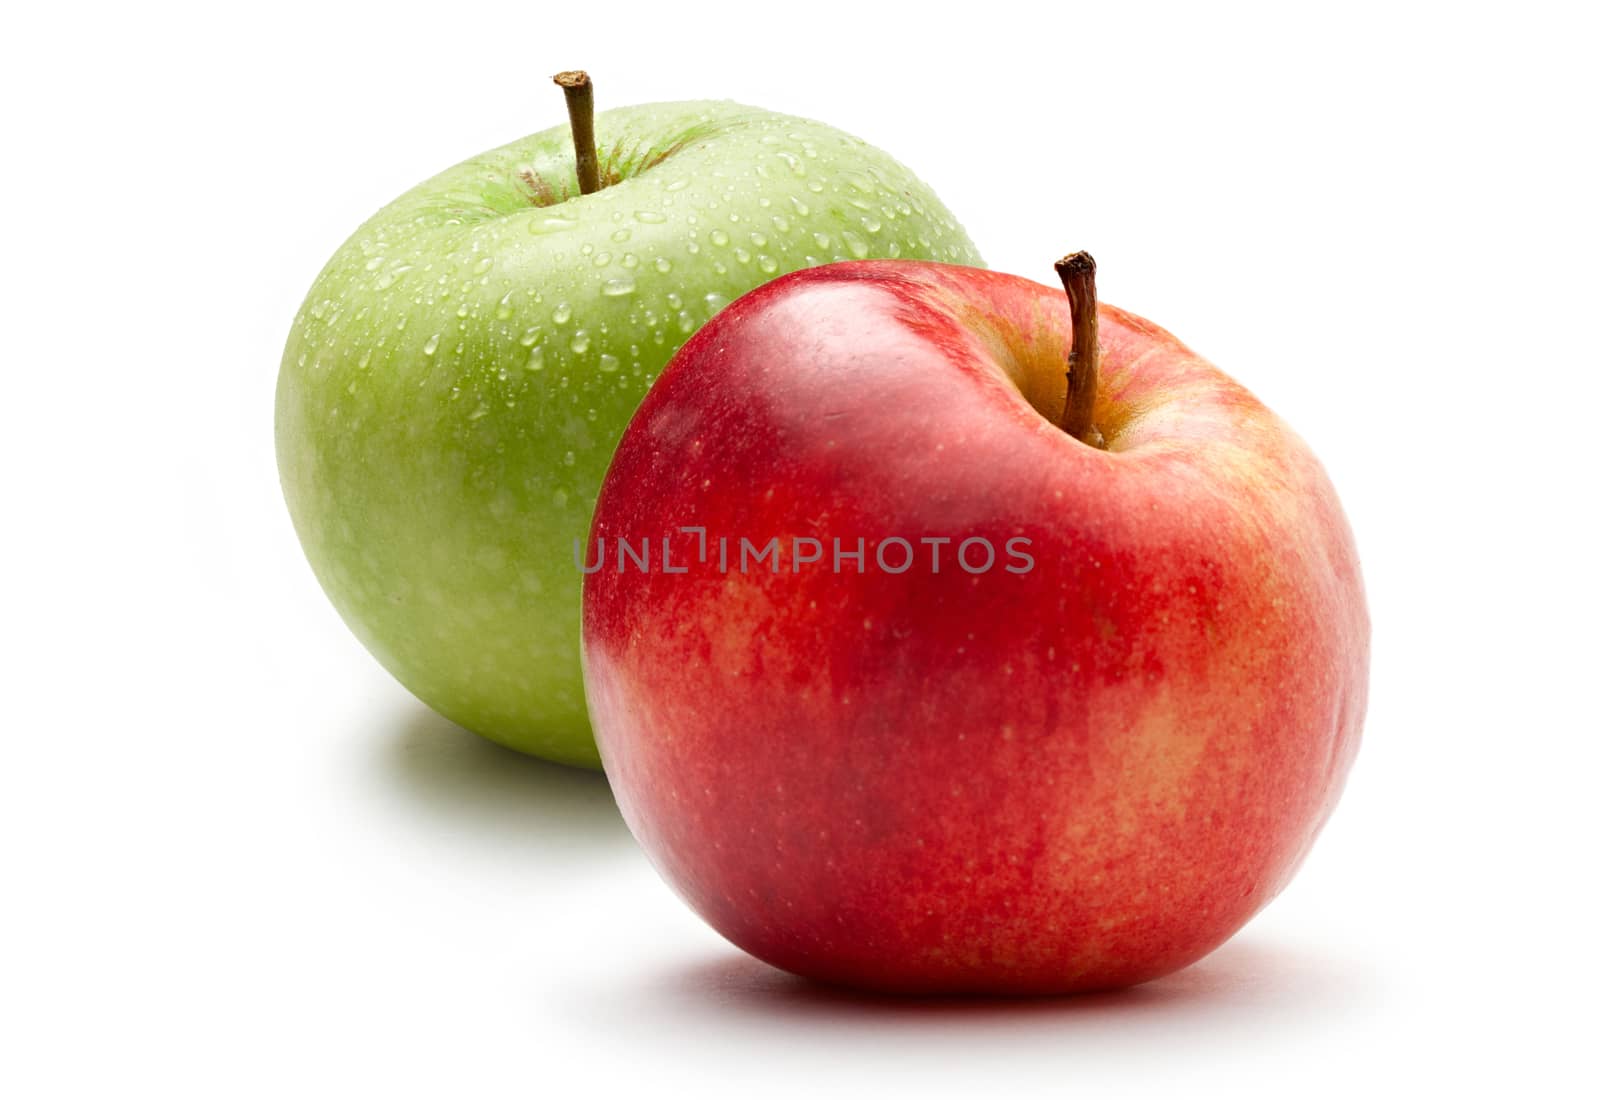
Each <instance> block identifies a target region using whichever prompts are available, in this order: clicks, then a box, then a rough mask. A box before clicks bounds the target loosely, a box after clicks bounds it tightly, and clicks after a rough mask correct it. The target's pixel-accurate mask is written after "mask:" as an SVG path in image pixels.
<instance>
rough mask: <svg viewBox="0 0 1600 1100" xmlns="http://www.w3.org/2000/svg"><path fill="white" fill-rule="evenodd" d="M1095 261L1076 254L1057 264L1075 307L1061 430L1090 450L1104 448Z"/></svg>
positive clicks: (1068, 299)
mask: <svg viewBox="0 0 1600 1100" xmlns="http://www.w3.org/2000/svg"><path fill="white" fill-rule="evenodd" d="M1094 272H1095V263H1094V257H1093V256H1091V255H1089V254H1088V253H1087V252H1074V253H1073V254H1072V255H1070V256H1064V257H1062V258H1061V259H1059V260H1057V261H1056V274H1057V275H1059V276H1061V285H1062V286H1063V287H1065V288H1066V291H1067V303H1068V304H1069V305H1070V306H1071V307H1072V351H1071V353H1070V354H1069V355H1068V356H1067V404H1066V408H1065V409H1064V410H1063V411H1062V414H1061V424H1060V427H1061V430H1062V431H1064V432H1066V433H1067V434H1068V435H1070V436H1072V437H1073V438H1074V439H1077V440H1081V441H1082V442H1084V443H1087V444H1089V446H1091V447H1104V446H1105V437H1104V436H1102V435H1101V434H1100V429H1098V428H1096V427H1095V425H1094V400H1095V391H1096V390H1097V389H1098V387H1099V382H1100V313H1099V308H1098V306H1097V304H1096V301H1095V291H1094Z"/></svg>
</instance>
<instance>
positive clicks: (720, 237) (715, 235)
mask: <svg viewBox="0 0 1600 1100" xmlns="http://www.w3.org/2000/svg"><path fill="white" fill-rule="evenodd" d="M711 243H712V244H714V245H716V246H717V247H718V248H723V247H725V246H726V245H727V243H728V234H727V231H726V230H722V229H713V230H712V231H711Z"/></svg>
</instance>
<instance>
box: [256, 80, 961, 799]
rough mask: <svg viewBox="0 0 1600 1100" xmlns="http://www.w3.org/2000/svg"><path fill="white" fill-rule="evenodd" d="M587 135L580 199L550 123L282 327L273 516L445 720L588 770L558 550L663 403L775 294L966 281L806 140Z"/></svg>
mask: <svg viewBox="0 0 1600 1100" xmlns="http://www.w3.org/2000/svg"><path fill="white" fill-rule="evenodd" d="M595 131H596V135H597V142H596V143H597V147H598V148H599V150H600V153H601V167H602V171H603V178H609V179H610V181H611V182H610V184H609V186H606V187H605V188H603V189H602V190H601V191H599V192H597V193H595V194H593V195H587V196H581V197H580V196H578V194H577V180H576V172H575V169H574V167H573V155H572V149H571V136H570V133H569V131H568V128H567V127H566V126H565V125H562V126H558V127H555V128H552V129H550V130H546V131H544V132H543V133H539V134H535V135H533V136H532V137H528V138H524V139H523V140H521V141H517V142H513V143H512V144H510V145H507V146H504V147H503V148H500V149H496V150H493V151H491V152H488V153H485V154H483V155H482V156H479V157H475V158H473V159H472V160H469V161H466V162H465V163H463V164H460V165H457V166H456V167H454V168H451V169H449V170H448V171H446V172H444V173H442V174H441V175H439V176H436V177H435V178H433V179H431V180H429V181H427V182H426V183H423V184H422V185H420V186H419V187H417V188H415V189H414V190H412V191H411V192H409V193H407V194H406V195H404V196H402V197H401V198H399V199H398V200H396V201H395V202H393V203H392V204H390V205H389V206H387V207H385V208H384V209H383V210H382V211H380V212H379V213H378V214H377V215H376V216H375V217H373V218H372V219H371V220H370V221H368V222H367V223H366V224H365V225H363V226H362V227H361V228H360V229H359V230H357V231H356V233H355V234H354V235H353V236H352V237H351V238H350V239H349V240H348V241H347V242H346V243H345V244H344V246H343V247H342V248H340V249H339V251H338V253H337V254H336V255H335V256H334V257H333V259H332V260H330V261H329V263H328V265H327V267H326V268H325V269H324V270H323V271H322V273H321V275H319V276H318V278H317V280H316V283H315V285H314V286H313V287H312V288H311V291H310V293H309V294H308V295H307V297H306V300H305V304H304V306H303V307H302V308H301V311H300V313H299V316H298V317H296V318H295V321H294V327H293V330H292V332H291V333H290V336H289V340H288V345H287V347H286V348H285V350H284V354H283V364H282V368H281V371H280V374H279V382H278V395H277V449H278V463H279V469H280V473H281V476H282V482H283V490H284V496H285V498H286V499H287V501H288V504H289V511H290V514H291V515H292V516H293V519H294V524H295V528H296V530H297V531H298V533H299V535H300V539H301V542H302V544H303V546H304V548H305V552H306V556H307V557H308V558H309V559H310V562H311V565H312V567H313V569H314V571H315V572H316V575H317V578H318V579H319V580H320V581H321V583H322V586H323V588H324V589H325V590H326V591H327V593H328V596H329V597H330V598H331V599H332V601H333V603H334V606H335V607H337V608H338V610H339V613H340V614H341V615H342V616H343V617H344V619H345V622H346V623H348V624H349V626H350V627H351V629H352V630H353V631H354V632H355V633H356V635H357V636H358V637H359V638H360V639H361V641H362V642H363V643H365V645H366V646H367V648H368V649H370V650H371V651H372V653H373V654H374V655H375V656H376V657H377V658H378V659H379V660H380V661H381V662H382V663H383V664H384V666H385V667H387V668H388V669H389V671H390V672H392V673H393V674H394V675H395V677H396V678H398V679H399V680H400V682H401V683H403V684H404V685H405V686H406V687H408V688H409V689H410V690H411V691H412V692H413V693H415V694H416V695H417V696H419V697H420V698H421V699H422V700H423V701H424V702H426V703H427V704H429V705H430V706H432V707H433V708H434V709H435V710H437V711H439V712H440V713H441V714H443V715H445V716H446V717H448V718H450V719H452V720H454V721H456V722H458V723H460V724H461V725H463V726H466V727H467V728H469V729H472V730H475V731H477V732H478V733H481V734H483V735H484V736H486V737H489V738H491V739H493V740H495V741H499V742H501V743H502V744H505V745H509V746H510V747H512V748H515V749H520V750H522V751H524V752H529V753H533V754H536V755H539V756H543V757H547V758H549V759H552V760H557V761H561V762H563V763H569V764H579V765H585V766H590V767H598V765H599V758H598V756H597V755H596V753H595V748H594V740H593V737H592V736H591V734H590V732H589V725H588V722H587V719H586V717H585V713H584V699H583V684H582V678H581V672H580V665H579V656H578V599H579V589H580V582H581V576H580V575H579V574H578V573H577V572H575V571H574V570H573V568H572V564H571V563H572V541H573V539H582V538H583V537H584V536H585V534H586V533H587V530H588V522H589V515H590V511H591V509H592V507H593V503H594V497H595V493H596V492H597V491H598V490H599V487H600V480H601V478H602V476H603V475H604V473H605V469H606V463H607V462H608V461H609V460H610V457H611V451H612V448H613V447H614V446H615V445H616V441H617V439H618V438H619V437H620V436H621V434H622V430H623V428H624V427H625V426H626V425H627V422H628V418H629V417H630V416H631V415H632V414H633V411H634V409H635V408H637V406H638V403H639V400H640V398H641V397H643V396H644V393H645V390H646V389H647V388H648V387H649V385H650V382H651V380H652V379H653V378H654V377H655V376H656V375H657V374H658V373H660V371H661V368H662V367H663V366H665V364H666V362H667V360H668V359H669V358H670V357H671V355H672V353H673V352H674V351H675V350H676V349H677V348H678V346H679V345H680V344H681V343H682V342H683V341H684V340H685V339H687V338H688V336H689V334H690V333H692V332H693V331H694V330H695V329H696V328H697V327H699V326H700V325H701V324H703V323H704V322H705V321H706V319H707V318H708V317H710V316H711V315H712V314H713V313H715V312H716V311H717V309H719V308H720V307H721V306H723V305H724V304H726V303H727V302H729V301H732V300H733V299H734V298H737V297H738V296H739V295H740V294H742V293H744V292H745V291H747V290H749V289H750V288H751V287H754V286H756V285H758V284H760V283H762V282H765V281H767V280H769V279H771V278H772V277H773V276H774V275H777V274H780V273H782V272H786V271H792V270H795V269H797V268H802V267H806V266H814V265H816V264H820V263H826V262H828V261H830V260H834V259H849V258H851V257H852V256H861V257H864V256H877V257H893V256H908V257H909V256H915V257H920V258H924V259H936V260H948V261H952V262H959V263H978V262H980V261H979V259H978V255H977V252H976V251H975V250H974V249H973V247H972V245H971V243H970V242H969V241H968V240H967V237H966V235H965V234H964V233H963V232H962V231H961V228H960V227H959V226H958V225H957V224H956V222H955V220H954V218H952V217H951V215H950V213H949V212H948V211H947V210H946V209H945V208H944V206H943V205H941V204H940V202H939V200H938V199H937V198H936V197H935V196H934V195H933V193H932V192H931V191H930V190H929V189H928V188H927V187H926V186H925V185H924V184H922V183H920V182H919V181H918V180H917V179H916V178H915V177H914V176H913V175H912V174H911V173H910V172H909V171H908V170H907V169H905V168H904V167H902V166H901V165H899V164H897V163H896V162H895V161H893V160H892V159H890V158H889V157H888V156H887V155H886V154H884V153H882V152H880V151H879V150H877V149H874V148H872V147H871V146H869V145H867V144H866V143H864V142H862V141H860V140H859V139H857V138H853V137H850V136H849V135H847V134H843V133H841V132H840V131H838V130H835V129H833V128H831V127H829V126H825V125H823V124H821V123H817V122H810V121H807V120H804V119H798V118H792V117H789V116H786V115H778V114H773V113H771V112H768V111H762V110H759V109H757V108H752V107H744V106H740V105H739V104H735V103H725V102H724V103H714V102H691V103H666V104H654V105H647V106H640V107H628V108H621V109H618V110H612V111H606V112H601V113H600V114H599V115H597V116H596V120H595ZM562 199H565V200H566V201H560V200H562Z"/></svg>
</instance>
